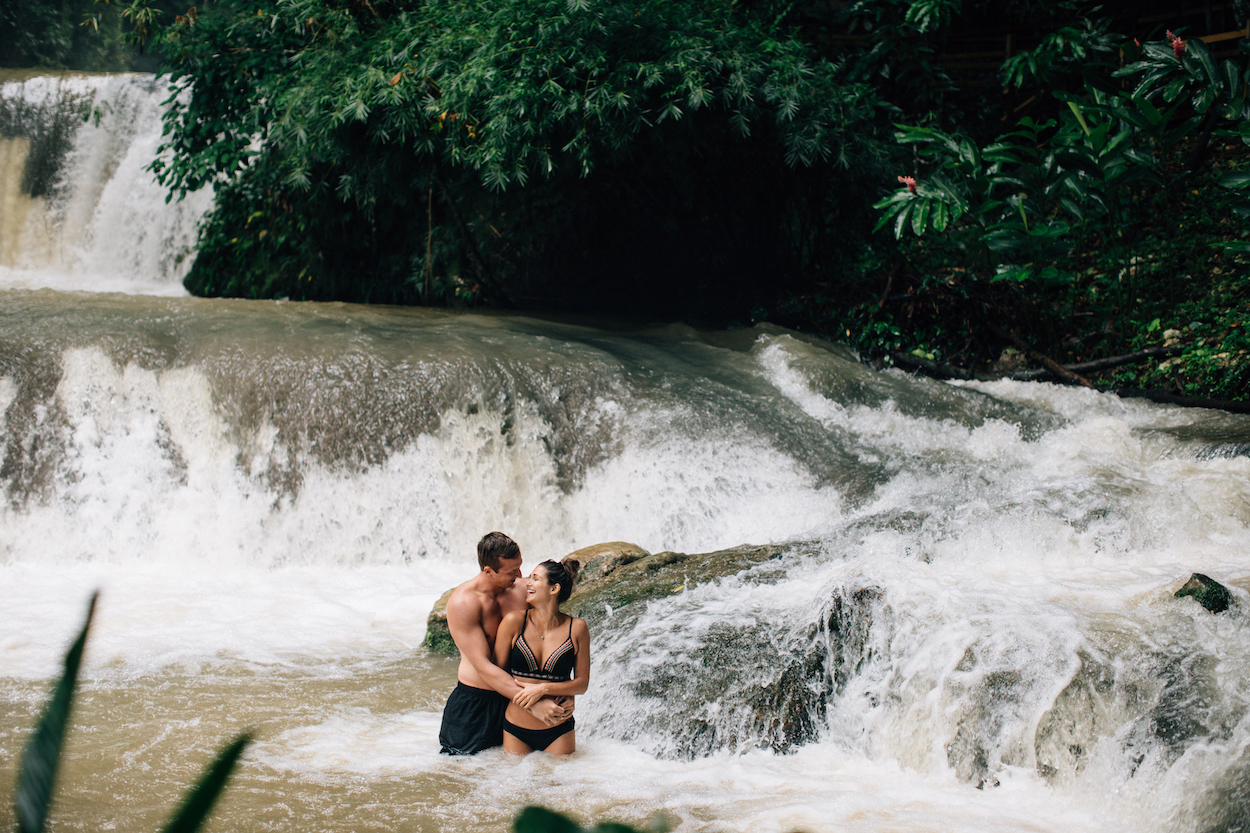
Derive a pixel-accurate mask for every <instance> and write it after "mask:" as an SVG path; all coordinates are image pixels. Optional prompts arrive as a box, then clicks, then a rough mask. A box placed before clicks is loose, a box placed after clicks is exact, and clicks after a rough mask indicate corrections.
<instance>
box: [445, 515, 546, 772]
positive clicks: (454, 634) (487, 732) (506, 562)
mask: <svg viewBox="0 0 1250 833" xmlns="http://www.w3.org/2000/svg"><path fill="white" fill-rule="evenodd" d="M477 563H478V567H479V568H480V572H479V573H478V574H477V575H476V576H474V577H473V578H471V579H469V580H468V581H466V582H465V583H464V584H462V585H460V586H459V587H457V588H456V589H455V590H453V591H452V592H451V598H449V599H448V600H447V628H448V629H449V630H450V631H451V638H452V640H454V641H455V643H456V647H457V648H458V649H459V650H460V669H459V671H458V672H457V673H456V687H455V689H454V690H453V691H452V692H451V696H450V697H448V698H447V705H446V706H445V707H444V708H443V725H442V728H441V729H440V730H439V733H438V742H439V744H440V745H441V747H442V749H441V750H440V751H442V752H444V753H446V754H448V755H473V754H475V753H477V752H481V751H482V750H483V749H489V748H491V747H492V746H500V745H502V744H503V713H504V710H505V709H506V708H507V707H508V702H509V701H510V700H511V699H512V698H513V697H515V696H516V695H517V694H518V693H519V692H520V691H521V686H520V685H518V684H517V682H516V681H515V680H513V679H512V675H511V674H509V673H508V672H507V671H505V670H504V669H502V668H500V667H499V666H497V665H495V663H494V661H493V660H492V657H493V656H494V650H495V634H497V633H498V632H499V623H500V622H502V621H503V617H504V616H506V615H507V614H508V613H511V612H512V611H514V610H524V609H525V607H526V602H525V585H524V584H523V583H521V582H518V581H517V579H519V578H520V577H521V548H520V547H518V546H517V544H516V542H515V541H513V540H512V539H511V538H509V537H508V536H507V535H504V534H503V533H502V532H489V533H487V534H486V535H484V536H482V540H481V541H478V542H477ZM530 711H531V712H532V713H533V714H534V716H535V717H537V718H538V719H539V720H541V721H543V722H544V723H546V724H548V725H552V726H554V725H556V724H558V723H562V722H564V720H565V719H566V718H567V717H568V711H567V710H566V708H565V707H564V706H561V705H560V704H558V703H556V702H555V701H554V700H550V699H544V700H540V701H538V702H537V703H535V704H534V705H533V706H532V707H531V708H530Z"/></svg>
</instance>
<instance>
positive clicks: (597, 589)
mask: <svg viewBox="0 0 1250 833" xmlns="http://www.w3.org/2000/svg"><path fill="white" fill-rule="evenodd" d="M793 549H794V546H793V545H784V546H783V545H779V544H765V545H762V546H750V545H743V546H739V547H732V548H730V549H727V550H717V551H716V552H708V553H695V554H687V553H684V552H659V553H656V554H654V555H648V556H646V557H643V558H639V559H637V560H634V561H630V562H629V563H625V564H618V565H616V566H615V567H614V568H613V569H612V570H611V571H610V572H609V573H607V574H605V575H603V576H602V577H600V578H598V579H595V580H592V581H587V582H585V583H583V584H580V586H579V587H578V589H577V590H576V591H574V592H573V595H572V597H571V598H570V599H569V601H568V602H567V603H566V604H565V605H564V610H565V611H567V612H569V613H572V614H573V615H575V616H580V617H582V618H583V619H585V620H586V621H587V623H588V624H589V625H590V626H591V632H592V633H593V632H594V626H595V625H596V624H597V623H598V622H600V621H602V620H603V619H605V618H606V617H607V616H609V615H611V614H612V613H613V612H614V611H618V610H620V609H621V608H623V607H626V606H628V605H632V604H634V603H635V602H646V601H650V600H652V599H661V598H664V597H665V596H671V595H673V594H675V593H680V592H681V591H683V590H685V589H686V588H688V587H696V586H698V585H700V584H704V583H706V582H709V581H715V580H716V579H719V578H723V577H725V576H731V575H736V574H737V573H740V572H742V571H743V570H745V569H747V568H748V567H754V566H755V565H757V564H761V563H763V562H765V561H770V560H772V559H774V558H777V557H779V556H780V555H781V554H782V553H785V552H790V551H792V550H793Z"/></svg>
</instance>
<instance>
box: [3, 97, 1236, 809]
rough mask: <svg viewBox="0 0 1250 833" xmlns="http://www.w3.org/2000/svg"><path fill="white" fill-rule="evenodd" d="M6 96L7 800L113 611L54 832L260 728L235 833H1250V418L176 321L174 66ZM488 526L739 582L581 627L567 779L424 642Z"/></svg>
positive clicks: (520, 319) (422, 320) (483, 324)
mask: <svg viewBox="0 0 1250 833" xmlns="http://www.w3.org/2000/svg"><path fill="white" fill-rule="evenodd" d="M2 78H4V79H7V80H3V83H2V84H0V136H2V137H3V138H0V166H2V168H0V200H2V202H0V414H2V416H0V454H2V457H0V496H2V497H3V501H0V660H2V662H0V700H2V701H3V702H4V704H5V709H3V710H0V712H2V713H3V717H0V770H3V772H0V780H5V782H6V783H11V782H12V780H13V772H12V770H13V769H14V768H15V766H16V763H15V761H16V753H15V751H14V750H16V749H17V748H19V743H18V739H19V738H21V737H23V736H24V735H23V734H22V733H23V732H24V731H25V729H26V727H28V726H29V725H30V724H31V723H32V721H33V720H34V719H35V715H36V714H37V711H38V707H39V703H40V702H41V701H42V698H43V696H44V694H45V683H46V679H47V678H48V677H50V676H52V675H53V674H55V673H56V669H57V663H58V661H59V657H60V655H61V652H62V651H63V650H64V645H65V642H66V640H67V638H68V637H69V635H70V634H71V633H72V632H73V631H74V629H75V628H76V626H77V622H78V616H79V615H80V613H81V608H82V604H83V602H84V601H85V599H86V598H87V595H88V594H89V593H90V591H91V590H92V589H95V588H102V591H103V592H102V597H101V599H102V601H101V605H100V612H99V615H98V619H97V623H96V626H95V628H94V631H93V634H92V637H91V641H90V644H89V647H88V652H87V661H86V665H85V671H84V675H85V681H84V684H83V695H82V698H81V700H82V702H81V704H80V706H79V707H78V708H77V710H76V712H75V721H76V722H79V723H80V726H79V728H78V729H76V730H75V732H73V733H72V734H71V739H72V740H71V747H70V749H69V750H68V753H67V754H68V757H67V760H69V761H70V762H71V763H70V770H69V773H68V776H67V777H66V778H64V779H63V785H62V787H61V788H60V789H61V797H60V798H59V799H58V801H59V803H58V807H57V813H58V823H60V824H63V825H65V826H67V827H89V826H91V827H95V826H99V824H100V820H101V819H107V820H108V823H109V824H110V825H111V826H112V827H114V828H115V829H118V830H122V831H127V833H129V831H139V830H146V829H152V828H153V827H154V826H156V825H157V824H159V823H160V818H159V817H157V816H158V811H163V810H165V809H166V808H167V807H168V806H171V805H172V804H173V802H174V800H175V796H176V795H177V794H178V793H180V792H181V790H182V788H183V787H184V786H185V784H186V783H187V782H189V780H190V779H191V777H192V773H193V771H194V770H195V769H196V768H197V767H198V766H200V765H201V764H202V762H203V761H202V756H206V755H207V751H206V750H208V749H209V748H211V747H213V746H214V745H216V744H217V743H218V742H219V741H220V740H221V739H223V738H224V737H226V736H228V735H231V734H233V733H234V732H237V731H239V730H240V729H242V728H245V727H252V728H255V729H256V730H257V738H258V739H257V742H256V743H255V745H254V746H253V747H252V749H251V751H250V752H249V753H248V756H247V757H246V758H245V760H244V763H243V766H242V767H241V769H240V771H239V773H238V774H237V776H236V779H235V784H236V787H235V788H234V792H232V793H231V794H230V795H228V796H227V800H226V801H225V802H223V804H222V805H221V807H220V809H219V813H220V815H222V816H223V818H221V819H220V822H221V824H222V827H223V829H225V828H227V827H228V828H230V829H236V830H241V831H256V832H257V833H260V831H266V830H273V829H284V830H285V829H301V830H303V829H310V830H314V831H317V830H325V831H341V830H346V829H352V830H378V831H382V830H394V829H417V830H457V831H471V832H472V833H487V831H493V830H499V829H504V828H506V827H507V825H508V824H509V823H510V820H511V818H512V816H513V815H514V814H515V812H516V811H517V809H519V808H520V807H521V806H523V805H524V804H527V803H542V804H546V805H548V806H552V807H554V808H556V809H561V810H565V811H568V812H572V813H574V814H575V815H577V816H578V817H579V819H581V820H582V821H588V820H600V819H606V818H620V819H624V820H626V821H629V822H631V823H634V824H637V825H640V826H641V825H645V824H647V823H648V820H649V819H650V818H652V816H653V815H655V814H659V815H661V816H663V817H665V818H667V819H668V820H669V822H670V823H671V824H672V825H674V826H675V827H676V829H677V831H678V833H696V831H708V830H715V831H723V830H724V831H742V832H743V833H746V831H752V833H756V831H760V830H764V831H776V832H777V833H782V831H790V830H795V829H833V828H836V829H839V830H849V831H863V833H869V831H873V832H874V833H875V831H880V830H883V829H941V830H951V831H968V833H972V831H981V830H985V829H993V830H996V831H1036V830H1039V829H1040V830H1053V831H1065V833H1066V832H1067V831H1097V832H1098V833H1112V831H1130V830H1131V831H1158V833H1164V831H1168V832H1169V833H1170V831H1193V833H1233V831H1240V830H1245V829H1246V828H1247V825H1250V789H1248V788H1247V784H1248V783H1250V683H1248V682H1247V681H1250V639H1247V634H1250V629H1248V628H1247V622H1248V619H1247V616H1248V615H1250V614H1248V613H1247V611H1248V610H1250V567H1248V566H1247V564H1248V562H1247V553H1248V552H1250V454H1248V450H1250V419H1248V418H1246V417H1244V416H1235V415H1230V414H1224V413H1219V412H1213V411H1205V410H1199V409H1179V408H1174V407H1164V406H1157V405H1153V404H1150V403H1146V402H1141V401H1132V400H1121V399H1118V398H1116V397H1113V396H1108V395H1103V394H1099V393H1096V392H1094V391H1090V390H1084V389H1072V388H1064V387H1060V386H1056V385H1047V384H1034V383H1018V382H1007V381H1003V382H996V383H980V382H966V383H939V382H936V381H933V380H927V379H918V378H915V377H911V376H908V375H906V374H903V373H901V372H899V371H889V372H876V371H873V370H871V369H869V368H867V367H865V366H864V365H862V364H861V363H859V362H858V361H857V358H856V357H855V356H854V355H853V354H852V353H851V352H850V351H849V350H846V349H845V348H843V347H840V346H837V345H832V344H829V343H826V342H823V341H821V340H819V339H815V338H810V337H807V336H804V335H801V334H798V333H793V332H789V331H786V330H783V329H781V328H777V327H771V326H768V325H761V326H759V327H753V328H750V329H743V330H738V331H733V332H706V331H700V330H697V329H694V328H691V327H687V326H682V325H657V326H650V327H648V326H641V325H638V326H625V325H622V324H620V323H619V322H617V323H612V324H609V325H604V324H602V323H596V322H589V321H580V322H579V321H572V320H559V321H551V320H544V319H542V318H539V317H526V316H521V315H516V314H503V313H500V314H480V313H473V312H455V311H448V310H429V309H396V308H382V307H362V306H353V305H346V304H315V303H289V302H281V301H273V302H269V301H265V302H252V301H241V300H222V299H211V300H210V299H196V298H189V297H185V293H184V292H183V291H182V288H181V285H180V283H179V281H180V279H181V276H182V275H183V274H184V273H185V270H186V269H187V267H188V265H189V258H190V255H189V252H190V251H191V250H190V246H191V245H192V243H193V239H194V231H195V225H196V223H197V221H198V219H199V217H201V216H202V214H203V212H204V211H205V210H206V208H207V207H208V202H209V200H210V199H211V195H209V194H207V193H202V194H196V195H193V196H192V197H191V198H189V199H188V200H186V201H183V202H181V203H168V204H167V203H166V202H165V195H164V193H163V192H162V191H161V189H160V188H159V187H157V186H156V184H155V183H154V182H153V181H152V179H151V176H150V174H148V173H147V172H146V171H145V168H146V167H147V165H148V164H150V162H151V159H152V155H153V154H154V153H155V149H156V147H157V145H158V144H159V134H160V118H159V116H160V101H161V100H162V96H164V95H165V92H164V90H163V87H164V85H163V84H162V83H161V82H159V81H157V80H154V79H152V78H151V77H148V76H140V75H111V76H82V75H67V76H29V77H27V76H14V75H11V74H10V75H7V76H3V77H2ZM84 116H85V118H84ZM49 290H72V291H49ZM84 290H91V291H84ZM155 296H172V297H155ZM492 529H500V530H503V531H505V532H507V533H509V534H511V535H513V536H514V537H515V538H516V539H517V540H518V542H519V543H520V545H521V548H522V553H523V556H524V559H525V567H524V569H526V570H528V569H529V568H530V567H532V566H533V565H534V564H536V563H538V562H539V561H541V560H543V559H545V558H548V557H560V556H562V555H564V554H565V553H567V552H569V551H571V550H574V549H576V548H579V547H582V546H587V545H591V544H595V543H600V542H604V541H614V540H625V541H631V542H634V543H637V544H638V545H640V546H642V547H644V548H646V549H648V550H650V551H651V552H656V553H658V552H661V551H665V550H670V551H677V552H682V553H708V552H711V551H713V550H719V549H728V548H736V547H741V549H740V550H738V551H740V552H742V553H744V554H747V555H749V556H750V557H749V558H746V557H745V556H744V559H745V560H744V561H743V563H744V564H747V565H748V566H746V567H745V568H744V569H742V570H739V571H737V572H735V573H733V574H732V575H710V574H709V575H704V574H701V573H700V572H699V568H698V567H697V566H694V567H690V568H688V569H685V572H682V573H681V575H680V576H677V575H674V581H673V584H672V586H671V588H666V589H665V591H664V592H665V595H664V596H663V597H662V598H656V599H653V600H651V601H647V602H638V603H635V604H628V605H618V606H616V607H615V608H613V606H612V605H603V606H601V609H595V610H590V611H586V612H585V613H584V615H585V616H586V618H587V620H588V621H589V622H590V624H591V633H592V653H593V657H592V660H593V661H592V673H591V683H590V689H589V691H588V692H587V693H586V694H585V695H584V696H582V697H580V698H579V699H578V704H577V720H578V726H577V744H578V749H579V751H578V752H577V754H576V755H575V756H574V757H573V758H572V759H570V760H567V761H557V760H553V759H550V758H547V757H546V756H542V755H535V756H531V757H529V758H526V759H524V760H523V761H513V760H510V759H508V758H507V756H505V755H504V753H502V752H501V751H498V750H496V751H491V752H485V753H482V754H481V755H478V756H476V757H474V758H472V759H469V760H460V759H458V760H449V759H447V758H446V757H441V756H439V755H438V754H437V751H436V750H437V741H436V736H437V732H438V719H439V710H440V709H441V707H442V703H443V701H444V699H445V697H446V694H447V692H448V690H449V689H450V687H451V686H452V685H453V684H454V682H455V675H456V662H455V661H454V660H451V659H447V658H443V657H439V656H434V655H431V654H429V653H428V652H426V651H425V650H424V649H423V648H422V647H421V640H422V637H423V636H424V632H425V620H426V615H427V613H428V612H429V610H430V608H431V606H432V605H433V604H434V602H435V600H436V599H437V598H438V597H439V596H440V595H441V594H442V593H443V592H444V591H445V590H447V589H449V588H450V587H452V586H454V585H455V584H457V583H459V582H461V581H464V580H466V579H467V578H469V577H470V576H472V575H473V574H474V573H475V572H476V570H477V565H476V562H475V559H474V544H475V542H476V540H477V539H478V537H480V536H481V535H482V534H483V533H484V532H487V531H489V530H492ZM741 545H751V546H745V547H742V546H741ZM685 563H689V564H694V565H697V564H698V563H699V562H698V561H697V560H692V561H689V562H685ZM1191 572H1202V573H1206V574H1208V575H1211V576H1213V577H1216V578H1217V579H1219V580H1220V581H1222V582H1223V583H1225V584H1226V585H1228V587H1229V588H1230V592H1231V593H1232V594H1233V597H1234V599H1235V600H1236V604H1235V606H1234V607H1233V608H1232V609H1231V610H1229V611H1228V612H1226V613H1222V614H1218V615H1213V614H1211V613H1208V612H1207V611H1206V610H1204V609H1202V608H1201V607H1200V606H1199V605H1198V604H1197V603H1196V602H1195V601H1193V600H1192V599H1176V598H1174V596H1173V593H1174V592H1175V590H1176V589H1177V588H1178V587H1179V586H1180V585H1181V584H1182V583H1183V582H1184V581H1185V579H1187V578H1188V576H1189V574H1190V573H1191ZM195 755H201V758H196V757H195ZM75 762H76V763H75ZM75 767H77V768H76V769H75ZM6 812H11V810H10V809H8V808H7V807H0V824H4V823H10V822H11V819H10V818H9V817H6V816H4V815H3V814H4V813H6Z"/></svg>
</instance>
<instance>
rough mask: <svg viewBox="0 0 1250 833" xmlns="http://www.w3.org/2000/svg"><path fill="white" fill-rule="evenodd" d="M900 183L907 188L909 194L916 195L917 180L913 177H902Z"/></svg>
mask: <svg viewBox="0 0 1250 833" xmlns="http://www.w3.org/2000/svg"><path fill="white" fill-rule="evenodd" d="M898 181H899V182H901V183H903V184H904V185H906V186H907V193H909V194H914V193H916V178H915V177H912V176H900V177H899V178H898Z"/></svg>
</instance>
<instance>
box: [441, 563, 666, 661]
mask: <svg viewBox="0 0 1250 833" xmlns="http://www.w3.org/2000/svg"><path fill="white" fill-rule="evenodd" d="M650 555H651V553H649V552H647V551H646V550H644V549H643V548H642V547H640V546H638V545H637V544H630V543H627V542H625V541H611V542H609V543H606V544H595V545H594V546H590V547H584V548H582V549H580V550H577V551H576V552H571V553H569V554H568V555H566V556H565V557H564V558H563V559H561V560H567V559H569V558H573V559H576V560H577V562H578V563H579V564H581V574H580V576H579V578H578V581H577V586H578V590H577V592H578V593H580V592H582V591H584V590H585V589H586V588H588V587H595V586H599V585H601V584H603V583H604V581H605V580H606V579H608V578H609V577H610V576H611V575H612V574H613V573H614V572H615V571H616V570H617V569H618V568H620V567H623V566H625V565H626V564H632V563H633V562H635V561H638V560H640V559H643V558H647V557H649V556H650ZM454 589H455V588H454V587H453V588H452V590H454ZM450 598H451V590H448V591H447V592H446V593H444V594H443V595H442V596H440V597H439V599H438V601H437V602H435V603H434V607H433V608H432V609H431V610H430V615H429V617H428V618H427V619H426V626H425V642H424V644H425V647H426V648H428V649H429V650H431V651H434V652H437V653H441V654H454V653H456V643H455V642H453V641H452V638H451V631H450V630H448V629H447V600H448V599H450ZM576 598H577V593H574V595H573V599H576ZM570 601H572V600H570Z"/></svg>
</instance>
